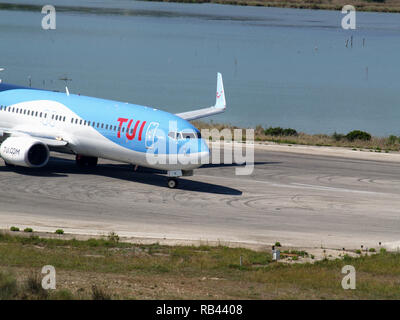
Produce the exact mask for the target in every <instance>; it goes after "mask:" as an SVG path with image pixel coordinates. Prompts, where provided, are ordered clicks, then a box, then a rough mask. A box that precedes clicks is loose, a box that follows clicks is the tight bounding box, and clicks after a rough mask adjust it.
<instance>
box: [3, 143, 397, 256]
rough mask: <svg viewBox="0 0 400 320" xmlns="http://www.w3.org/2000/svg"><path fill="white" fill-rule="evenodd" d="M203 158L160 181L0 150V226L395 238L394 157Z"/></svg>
mask: <svg viewBox="0 0 400 320" xmlns="http://www.w3.org/2000/svg"><path fill="white" fill-rule="evenodd" d="M235 168H237V165H234V164H233V165H229V164H228V165H206V166H205V167H203V168H200V169H197V170H196V171H195V175H194V176H193V177H184V178H182V179H180V184H179V188H178V189H168V188H167V187H166V177H165V176H164V175H162V174H159V173H157V172H151V171H150V170H145V169H139V170H138V171H136V172H134V171H133V167H132V166H130V165H126V164H119V163H116V162H113V161H108V160H102V161H100V164H99V166H98V167H97V168H94V169H79V168H77V167H76V165H75V162H74V160H73V157H72V156H69V155H61V154H53V157H52V158H51V160H50V162H49V164H48V166H47V167H45V168H40V169H29V168H9V167H6V166H4V163H3V161H2V160H0V183H1V192H0V228H4V229H8V228H10V226H19V227H20V228H24V227H32V228H33V229H34V230H40V231H50V232H54V231H55V230H56V229H60V228H61V229H63V230H64V231H65V232H66V233H73V234H82V235H83V234H85V235H93V234H96V235H99V234H104V235H106V234H108V233H109V232H110V231H114V232H116V233H118V234H119V235H120V236H124V237H129V238H132V239H137V240H138V239H143V240H146V239H148V240H149V241H159V242H163V241H164V242H169V243H190V242H193V243H200V242H201V243H210V244H211V243H212V244H214V243H221V244H230V245H235V244H238V245H244V246H270V245H271V244H273V243H275V241H279V242H281V243H282V244H284V245H287V246H296V247H318V248H319V247H324V248H342V247H345V248H346V249H350V248H359V247H360V245H364V246H368V247H378V246H379V242H381V245H382V246H386V247H388V248H389V249H396V248H397V247H398V246H400V163H395V162H390V161H375V160H362V159H350V158H344V157H343V158H342V157H332V156H323V155H309V154H297V153H291V152H278V151H268V150H258V149H256V153H255V169H254V172H253V174H252V175H250V176H237V175H235Z"/></svg>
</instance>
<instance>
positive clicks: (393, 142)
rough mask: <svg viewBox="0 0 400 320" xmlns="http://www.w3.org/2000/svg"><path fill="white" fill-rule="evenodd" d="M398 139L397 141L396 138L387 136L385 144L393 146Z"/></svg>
mask: <svg viewBox="0 0 400 320" xmlns="http://www.w3.org/2000/svg"><path fill="white" fill-rule="evenodd" d="M398 139H399V138H398V137H396V136H394V135H391V136H389V138H388V140H387V142H388V144H391V145H393V144H395V143H396V142H397V141H398Z"/></svg>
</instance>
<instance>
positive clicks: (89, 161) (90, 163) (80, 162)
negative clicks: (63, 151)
mask: <svg viewBox="0 0 400 320" xmlns="http://www.w3.org/2000/svg"><path fill="white" fill-rule="evenodd" d="M75 160H76V165H77V166H78V167H80V168H85V167H89V168H94V167H95V166H97V161H98V158H96V157H87V156H82V155H80V154H77V155H76V158H75Z"/></svg>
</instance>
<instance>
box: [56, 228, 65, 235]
mask: <svg viewBox="0 0 400 320" xmlns="http://www.w3.org/2000/svg"><path fill="white" fill-rule="evenodd" d="M56 233H57V234H64V230H63V229H57V230H56Z"/></svg>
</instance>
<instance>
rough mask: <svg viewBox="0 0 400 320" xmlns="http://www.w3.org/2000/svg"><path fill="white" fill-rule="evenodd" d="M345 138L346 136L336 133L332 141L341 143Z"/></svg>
mask: <svg viewBox="0 0 400 320" xmlns="http://www.w3.org/2000/svg"><path fill="white" fill-rule="evenodd" d="M344 138H345V135H344V134H341V133H337V132H336V131H335V132H334V133H333V135H332V139H333V140H335V141H340V140H343V139H344Z"/></svg>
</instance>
